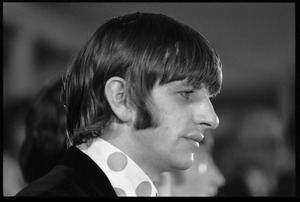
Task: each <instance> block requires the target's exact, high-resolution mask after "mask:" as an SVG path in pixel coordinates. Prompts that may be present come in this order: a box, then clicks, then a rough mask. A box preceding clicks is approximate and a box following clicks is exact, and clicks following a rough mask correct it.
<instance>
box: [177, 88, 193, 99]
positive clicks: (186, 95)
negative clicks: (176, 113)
mask: <svg viewBox="0 0 300 202" xmlns="http://www.w3.org/2000/svg"><path fill="white" fill-rule="evenodd" d="M193 93H194V91H193V90H189V91H182V92H179V94H180V95H181V96H182V97H183V98H184V99H186V100H189V99H191V94H193Z"/></svg>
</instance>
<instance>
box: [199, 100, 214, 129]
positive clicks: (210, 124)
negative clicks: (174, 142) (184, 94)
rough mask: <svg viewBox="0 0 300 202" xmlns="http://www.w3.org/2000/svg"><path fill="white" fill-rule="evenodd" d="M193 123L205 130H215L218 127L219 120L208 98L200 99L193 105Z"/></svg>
mask: <svg viewBox="0 0 300 202" xmlns="http://www.w3.org/2000/svg"><path fill="white" fill-rule="evenodd" d="M193 110H194V122H195V123H196V124H200V125H202V126H204V127H205V128H207V129H216V128H217V127H218V126H219V118H218V116H217V114H216V112H215V110H214V107H213V105H212V103H211V101H210V99H209V98H208V97H205V98H204V99H202V100H201V101H200V102H199V103H197V104H196V105H195V109H193Z"/></svg>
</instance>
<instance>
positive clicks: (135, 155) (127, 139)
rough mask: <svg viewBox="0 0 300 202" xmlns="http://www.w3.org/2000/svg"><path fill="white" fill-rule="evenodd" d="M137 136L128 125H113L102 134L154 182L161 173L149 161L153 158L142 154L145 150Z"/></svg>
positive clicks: (103, 137)
mask: <svg viewBox="0 0 300 202" xmlns="http://www.w3.org/2000/svg"><path fill="white" fill-rule="evenodd" d="M136 135H138V133H137V132H136V131H133V130H132V128H131V127H128V126H127V125H126V124H117V123H113V124H112V125H111V127H110V128H109V129H108V130H106V131H105V132H104V133H103V134H102V136H101V138H102V139H104V140H105V141H107V142H109V143H110V144H112V145H114V146H115V147H117V148H118V149H120V150H121V151H123V152H124V153H126V154H127V155H128V156H129V157H130V158H131V159H132V160H133V161H134V162H135V163H136V164H137V165H138V166H139V167H140V168H141V169H142V170H143V171H144V172H145V173H146V174H147V175H148V177H149V178H150V179H151V180H152V181H154V180H155V177H156V176H157V175H158V174H159V172H158V171H156V170H155V168H154V167H153V165H154V164H152V163H151V162H150V161H149V159H151V158H148V157H147V156H145V153H144V152H141V151H144V150H145V148H144V147H143V145H141V144H139V142H138V141H137V140H136V138H135V136H136Z"/></svg>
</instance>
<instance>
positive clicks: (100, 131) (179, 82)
mask: <svg viewBox="0 0 300 202" xmlns="http://www.w3.org/2000/svg"><path fill="white" fill-rule="evenodd" d="M221 83H222V70H221V62H220V59H219V56H218V54H217V53H216V51H215V50H214V49H213V48H212V46H211V45H210V44H209V43H208V41H207V40H206V39H205V38H204V37H203V36H202V35H200V34H199V33H197V32H196V31H195V30H193V29H192V28H190V27H188V26H187V25H184V24H182V23H180V22H178V21H176V20H174V19H172V18H170V17H167V16H165V15H161V14H151V13H139V12H138V13H133V14H128V15H124V16H120V17H117V18H113V19H111V20H109V21H107V22H106V23H104V24H103V25H102V26H101V27H100V28H99V29H98V30H97V31H96V32H95V33H94V35H93V36H92V37H91V39H90V40H89V41H88V42H87V43H86V44H85V46H84V47H83V48H82V49H81V50H80V52H79V53H78V55H77V56H76V57H75V58H74V61H73V62H72V63H71V65H70V66H69V68H68V69H67V72H66V75H65V78H64V94H63V98H64V99H63V100H64V105H65V107H66V110H67V131H68V132H67V136H68V139H69V142H70V143H71V145H72V146H71V147H70V148H69V150H68V152H67V153H66V156H65V157H64V158H63V159H62V161H61V163H60V164H59V165H58V166H56V167H55V168H54V169H53V170H52V171H51V172H50V173H49V174H47V175H46V176H44V177H42V178H40V179H39V180H37V181H35V182H33V183H32V184H31V185H29V187H27V188H25V189H24V190H23V191H21V192H20V193H19V194H18V196H156V195H157V190H156V188H155V186H154V185H153V181H154V180H155V177H156V176H157V175H158V174H159V173H162V172H165V171H171V170H176V169H179V170H184V169H188V168H189V167H191V165H192V163H193V153H194V150H195V149H197V148H198V147H199V143H198V142H200V141H201V140H202V139H203V137H204V136H203V133H204V131H205V130H206V129H215V128H216V127H217V126H218V123H219V120H218V117H217V115H216V113H215V111H214V108H213V106H212V104H211V102H210V98H211V97H213V96H215V95H216V94H218V93H219V92H220V89H221Z"/></svg>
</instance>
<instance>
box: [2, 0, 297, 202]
mask: <svg viewBox="0 0 300 202" xmlns="http://www.w3.org/2000/svg"><path fill="white" fill-rule="evenodd" d="M137 11H140V12H154V13H162V14H165V15H168V16H170V17H173V18H175V19H177V20H179V21H182V22H183V23H185V24H188V25H189V26H191V27H193V28H194V29H196V30H197V31H199V32H200V33H201V34H203V35H204V36H205V37H206V38H207V39H208V40H209V41H210V42H211V44H213V46H214V47H215V48H216V49H217V51H218V53H219V54H220V57H221V60H222V62H223V86H222V90H221V94H220V95H218V96H217V98H215V99H214V100H213V101H212V102H213V104H214V107H215V110H216V112H217V114H218V116H219V119H220V125H219V127H218V128H217V129H216V130H215V131H213V135H214V137H215V146H214V150H213V154H212V155H213V158H214V159H215V162H216V164H217V165H218V167H219V168H220V170H221V172H222V173H223V174H224V176H225V178H226V183H225V185H224V186H223V187H222V188H220V190H219V194H218V196H237V195H241V196H255V195H265V196H294V195H295V46H296V45H295V4H294V3H3V195H4V196H12V195H15V194H16V193H17V192H18V191H19V190H20V189H21V188H23V187H24V186H25V183H24V180H23V178H22V174H21V171H20V168H19V164H18V156H19V150H20V147H21V145H22V143H23V141H24V137H25V123H24V117H25V115H26V112H27V110H28V106H29V105H30V103H31V102H32V101H33V98H34V97H35V95H36V94H37V93H38V92H39V90H40V89H41V88H42V87H43V86H44V85H46V84H47V83H49V82H52V81H53V80H56V79H57V78H59V77H61V75H62V74H63V73H64V71H65V68H66V65H67V63H68V60H69V58H70V56H71V55H72V54H74V53H75V52H76V51H78V50H79V48H80V47H81V45H83V43H84V42H85V41H86V40H87V39H88V38H89V36H91V34H93V32H94V31H95V30H96V29H97V28H98V27H99V26H100V25H101V24H102V23H103V22H104V21H105V20H107V19H109V18H111V17H115V16H119V15H124V14H127V13H130V12H137ZM262 179H265V180H262ZM241 187H244V189H243V191H241V190H240V189H241ZM253 187H254V188H253ZM258 187H259V188H258ZM257 189H258V190H257Z"/></svg>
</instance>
